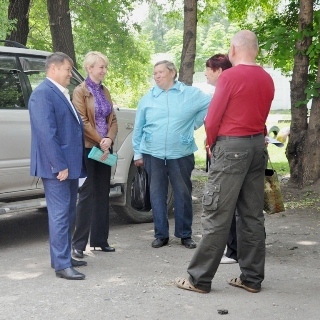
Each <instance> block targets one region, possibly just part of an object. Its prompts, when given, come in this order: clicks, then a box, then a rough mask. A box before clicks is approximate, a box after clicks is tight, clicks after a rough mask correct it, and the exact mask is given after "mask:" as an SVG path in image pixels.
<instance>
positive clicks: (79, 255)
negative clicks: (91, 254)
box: [72, 247, 83, 258]
mask: <svg viewBox="0 0 320 320" xmlns="http://www.w3.org/2000/svg"><path fill="white" fill-rule="evenodd" d="M72 255H73V256H74V257H75V258H83V251H82V250H78V249H76V248H75V247H73V248H72Z"/></svg>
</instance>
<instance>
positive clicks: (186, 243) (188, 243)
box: [181, 238, 197, 249]
mask: <svg viewBox="0 0 320 320" xmlns="http://www.w3.org/2000/svg"><path fill="white" fill-rule="evenodd" d="M181 244H183V245H184V246H185V247H186V248H188V249H194V248H196V247H197V244H196V243H195V242H194V241H193V240H192V238H183V239H181Z"/></svg>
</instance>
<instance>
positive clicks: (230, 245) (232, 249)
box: [226, 210, 238, 261]
mask: <svg viewBox="0 0 320 320" xmlns="http://www.w3.org/2000/svg"><path fill="white" fill-rule="evenodd" d="M236 212H237V210H236V211H235V212H234V215H233V218H232V222H231V227H230V232H229V236H228V242H227V252H226V256H227V257H228V258H231V259H234V260H237V261H238V257H237V222H236Z"/></svg>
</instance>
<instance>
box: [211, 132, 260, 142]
mask: <svg viewBox="0 0 320 320" xmlns="http://www.w3.org/2000/svg"><path fill="white" fill-rule="evenodd" d="M262 135H264V134H263V133H256V134H251V135H249V136H219V137H217V141H221V140H233V139H252V138H255V137H259V136H262Z"/></svg>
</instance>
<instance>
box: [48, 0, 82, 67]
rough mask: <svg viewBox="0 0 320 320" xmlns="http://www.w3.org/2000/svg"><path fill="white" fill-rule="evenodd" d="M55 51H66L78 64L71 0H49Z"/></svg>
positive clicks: (50, 22)
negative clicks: (73, 33) (70, 6)
mask: <svg viewBox="0 0 320 320" xmlns="http://www.w3.org/2000/svg"><path fill="white" fill-rule="evenodd" d="M47 7H48V14H49V24H50V31H51V36H52V44H53V51H61V52H64V53H66V54H67V55H68V56H69V57H70V58H71V59H72V60H73V62H74V64H75V65H76V53H75V50H74V42H73V35H72V25H71V18H70V8H69V0H47Z"/></svg>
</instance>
